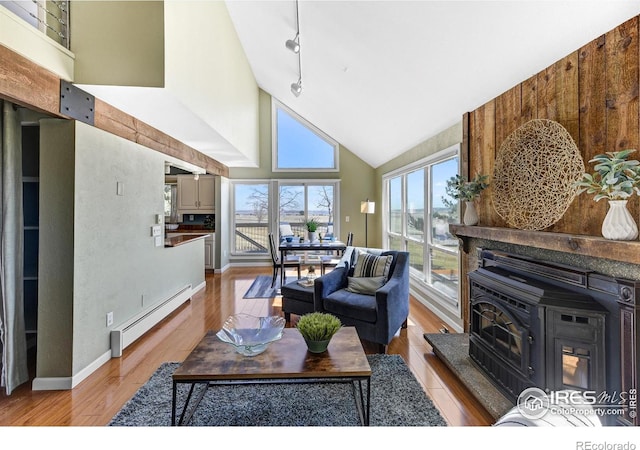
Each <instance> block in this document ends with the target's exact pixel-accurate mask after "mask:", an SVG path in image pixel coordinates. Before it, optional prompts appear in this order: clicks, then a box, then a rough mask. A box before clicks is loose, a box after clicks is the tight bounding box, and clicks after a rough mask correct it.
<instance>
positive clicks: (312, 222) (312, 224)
mask: <svg viewBox="0 0 640 450" xmlns="http://www.w3.org/2000/svg"><path fill="white" fill-rule="evenodd" d="M304 225H305V226H306V227H307V231H311V232H314V231H316V230H317V229H318V227H319V226H320V223H318V221H317V220H316V219H309V220H307V222H305V224H304Z"/></svg>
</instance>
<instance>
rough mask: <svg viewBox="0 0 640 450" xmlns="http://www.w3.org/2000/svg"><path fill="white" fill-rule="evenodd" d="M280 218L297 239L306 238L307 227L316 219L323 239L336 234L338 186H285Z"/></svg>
mask: <svg viewBox="0 0 640 450" xmlns="http://www.w3.org/2000/svg"><path fill="white" fill-rule="evenodd" d="M279 186H280V195H279V211H278V218H279V222H280V223H288V224H290V225H291V229H292V230H293V233H294V235H296V236H301V237H306V234H307V233H306V228H305V225H304V224H305V223H306V222H307V221H308V220H310V219H315V220H316V221H317V222H318V223H319V224H320V226H319V227H318V230H317V231H318V232H319V233H322V234H323V235H325V234H327V233H333V232H334V231H335V230H334V223H333V221H334V215H335V209H336V206H335V205H336V193H337V189H336V186H337V182H309V183H306V182H305V183H299V182H288V181H287V182H281V183H279Z"/></svg>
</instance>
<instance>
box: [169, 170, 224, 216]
mask: <svg viewBox="0 0 640 450" xmlns="http://www.w3.org/2000/svg"><path fill="white" fill-rule="evenodd" d="M177 179H178V192H177V197H178V214H213V213H215V195H214V188H215V187H214V186H215V178H214V176H213V175H200V177H199V178H198V179H197V180H194V178H193V175H178V177H177Z"/></svg>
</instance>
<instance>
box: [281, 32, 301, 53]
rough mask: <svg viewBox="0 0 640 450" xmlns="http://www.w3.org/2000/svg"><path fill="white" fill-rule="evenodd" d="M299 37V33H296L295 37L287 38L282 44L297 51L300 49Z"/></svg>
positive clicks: (294, 51)
mask: <svg viewBox="0 0 640 450" xmlns="http://www.w3.org/2000/svg"><path fill="white" fill-rule="evenodd" d="M299 38H300V35H299V34H298V33H296V37H294V38H293V39H289V40H288V41H287V42H285V43H284V46H285V47H287V48H288V49H289V50H291V51H292V52H293V53H298V52H299V51H300V44H299V43H298V40H299Z"/></svg>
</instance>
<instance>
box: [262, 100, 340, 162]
mask: <svg viewBox="0 0 640 450" xmlns="http://www.w3.org/2000/svg"><path fill="white" fill-rule="evenodd" d="M272 121H273V126H272V135H273V145H272V147H273V171H274V172H287V171H290V172H299V171H301V170H304V171H306V172H318V171H322V172H328V171H329V172H336V171H338V143H337V142H336V141H334V140H333V139H331V138H330V137H329V136H327V135H326V134H324V133H323V132H322V131H320V130H319V129H317V128H316V127H314V126H313V125H311V124H310V123H309V122H307V121H305V120H304V119H303V118H301V117H300V116H298V115H297V114H295V113H294V112H293V111H291V110H290V109H288V108H287V107H286V106H284V105H282V104H281V103H279V102H278V101H277V100H275V99H274V100H273V108H272Z"/></svg>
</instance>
